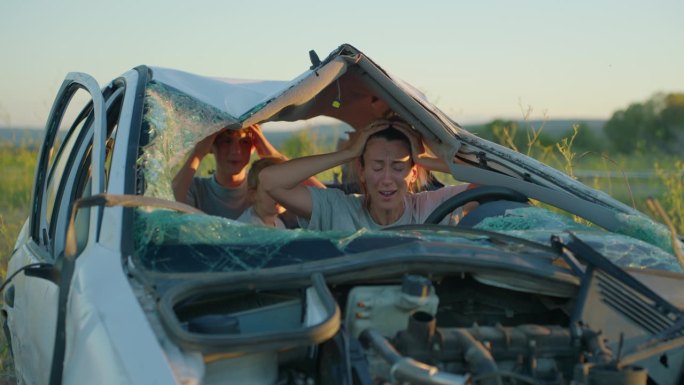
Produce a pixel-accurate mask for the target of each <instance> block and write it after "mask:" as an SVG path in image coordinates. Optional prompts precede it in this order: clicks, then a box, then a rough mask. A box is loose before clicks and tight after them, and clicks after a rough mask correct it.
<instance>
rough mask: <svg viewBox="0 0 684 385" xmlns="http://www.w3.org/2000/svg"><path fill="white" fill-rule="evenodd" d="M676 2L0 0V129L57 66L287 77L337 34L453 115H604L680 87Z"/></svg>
mask: <svg viewBox="0 0 684 385" xmlns="http://www.w3.org/2000/svg"><path fill="white" fill-rule="evenodd" d="M682 16H684V1H682V0H642V1H633V0H620V1H608V0H593V1H590V0H573V1H570V0H567V1H566V0H562V1H561V0H516V1H510V0H480V1H474V0H473V1H464V0H440V1H437V0H422V1H404V0H390V1H385V0H364V1H357V0H348V1H322V0H318V1H314V0H311V1H300V0H289V1H275V0H274V1H264V0H248V1H241V0H231V1H224V0H193V1H188V0H185V1H175V0H160V1H153V0H142V1H140V0H116V1H101V0H60V1H54V0H2V1H0V127H2V126H4V127H43V126H44V125H45V121H46V120H47V115H48V113H49V111H50V107H51V105H52V100H53V99H54V96H55V95H56V93H57V91H58V89H59V86H60V85H61V82H62V80H63V79H64V76H65V75H66V74H67V73H68V72H72V71H78V72H85V73H88V74H90V75H92V76H93V77H94V78H95V79H97V81H98V82H99V83H100V85H101V86H104V85H105V84H106V83H108V82H109V81H110V80H112V79H113V78H114V77H116V76H118V75H120V74H122V73H124V72H125V71H127V70H129V69H131V68H133V67H135V66H137V65H140V64H147V65H153V66H162V67H171V68H176V69H180V70H184V71H188V72H193V73H197V74H200V75H209V76H221V77H231V78H246V79H274V80H290V79H293V78H295V77H296V76H297V75H299V74H301V73H302V72H304V71H305V70H306V69H308V67H309V65H310V62H309V56H308V52H309V50H311V49H314V50H316V52H317V53H318V55H319V56H320V57H321V58H324V57H325V56H327V55H328V54H329V53H330V52H331V51H333V50H334V49H335V48H337V47H338V46H339V45H340V44H343V43H349V44H352V45H353V46H355V47H356V48H358V49H359V50H361V51H362V52H364V53H365V54H366V55H367V56H369V57H370V58H371V59H372V60H374V61H375V62H376V63H377V64H379V65H380V66H381V67H383V68H384V69H386V70H388V71H389V72H390V73H392V74H393V75H395V76H398V77H399V78H401V79H403V80H404V81H406V82H408V83H410V84H412V85H413V86H415V87H417V88H418V89H420V90H421V91H422V92H423V93H425V94H426V95H427V96H428V98H429V99H430V100H431V101H432V102H433V103H435V104H436V105H437V106H438V107H439V108H440V109H442V110H443V111H445V112H446V113H447V114H449V115H450V116H451V117H452V118H454V119H455V120H456V121H458V122H460V123H462V124H472V123H478V122H487V121H491V120H493V119H497V118H502V119H522V118H523V116H524V115H527V116H528V118H530V119H609V118H610V117H611V115H612V114H613V113H614V112H615V111H617V110H620V109H625V108H627V107H628V106H629V105H630V104H631V103H640V102H644V101H646V100H647V99H649V98H650V97H652V96H653V95H654V94H655V93H657V92H666V93H667V92H684V23H683V22H682Z"/></svg>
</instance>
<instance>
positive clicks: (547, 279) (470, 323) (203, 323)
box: [2, 45, 684, 385]
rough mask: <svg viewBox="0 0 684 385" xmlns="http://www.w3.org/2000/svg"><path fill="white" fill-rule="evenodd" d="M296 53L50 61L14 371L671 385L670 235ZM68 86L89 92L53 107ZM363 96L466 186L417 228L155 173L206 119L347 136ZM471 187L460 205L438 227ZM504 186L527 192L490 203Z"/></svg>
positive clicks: (19, 284) (404, 95)
mask: <svg viewBox="0 0 684 385" xmlns="http://www.w3.org/2000/svg"><path fill="white" fill-rule="evenodd" d="M311 58H312V66H311V68H310V69H308V70H306V71H305V72H304V73H303V74H302V75H301V76H299V77H297V78H295V79H294V80H292V81H290V82H280V81H240V80H234V79H217V78H209V77H202V76H197V75H193V74H189V73H185V72H181V71H176V70H171V69H165V68H155V67H147V66H140V67H136V68H134V69H133V70H131V71H128V72H126V73H125V74H123V75H122V76H121V77H118V78H116V79H114V80H113V81H112V82H111V83H110V84H108V85H107V86H106V87H104V88H101V87H100V86H99V85H98V84H97V83H96V81H95V80H94V79H93V78H91V77H90V76H88V75H85V74H81V73H70V74H68V75H67V77H66V79H65V81H64V83H63V85H62V87H61V89H60V91H59V93H58V95H57V98H56V100H55V102H54V106H53V109H52V112H51V114H50V117H49V120H48V122H47V126H46V131H45V140H44V143H43V145H42V149H41V152H40V158H39V163H38V166H37V170H36V177H35V185H34V190H33V200H32V206H31V214H30V217H29V218H28V220H27V221H26V224H25V226H24V227H23V229H22V231H21V234H20V237H19V239H18V241H17V243H16V247H15V250H14V252H13V254H12V256H11V260H10V262H9V267H8V278H7V280H6V281H5V283H4V285H3V293H2V295H3V298H4V303H3V307H2V315H3V317H4V330H5V332H6V334H7V339H8V341H10V343H11V350H12V354H13V357H14V363H15V367H16V377H17V380H18V381H19V382H20V383H25V384H46V383H50V384H59V383H69V384H74V383H78V384H86V383H100V384H110V383H111V384H119V383H126V384H175V383H178V384H207V385H209V384H348V385H351V384H384V383H392V384H470V383H472V384H523V383H525V384H571V383H572V384H647V383H648V384H658V385H676V384H682V383H684V371H683V369H682V367H683V366H684V331H683V330H684V313H683V309H684V275H683V274H682V266H681V265H680V261H679V260H678V257H677V255H681V252H682V241H681V238H678V237H677V236H674V235H672V234H671V233H670V232H669V231H668V229H667V228H666V227H665V226H662V225H660V224H658V223H655V222H653V221H652V220H651V219H649V218H648V217H647V216H645V215H644V214H642V213H640V212H638V211H635V210H634V209H632V208H630V207H628V206H625V205H623V204H621V203H619V202H617V201H615V200H614V199H612V198H610V197H609V196H607V195H606V194H603V193H601V192H598V191H595V190H593V189H591V188H589V187H587V186H584V185H582V184H581V183H579V182H577V181H576V180H573V179H572V178H569V177H568V176H566V175H565V174H563V173H561V172H558V171H556V170H554V169H552V168H550V167H548V166H546V165H544V164H541V163H540V162H537V161H535V160H533V159H530V158H528V157H526V156H524V155H522V154H519V153H516V152H513V151H511V150H508V149H506V148H503V147H501V146H499V145H496V144H493V143H490V142H487V141H485V140H482V139H480V138H478V137H476V136H474V135H472V134H470V133H469V132H467V131H465V130H463V129H462V128H461V127H460V126H459V125H458V124H457V123H455V122H454V121H452V120H451V119H450V118H449V117H448V116H447V115H445V114H444V113H443V112H441V111H440V110H439V109H437V108H436V107H434V106H433V105H432V104H430V103H429V102H428V101H427V100H426V99H425V98H424V97H423V96H422V95H421V94H420V93H419V92H417V91H416V90H415V89H414V88H412V87H411V86H409V85H408V84H407V83H405V82H403V81H401V80H399V79H397V78H395V77H393V76H391V75H390V74H388V73H387V72H386V71H384V70H383V69H382V68H381V67H380V66H378V65H377V64H376V63H374V62H373V61H372V60H371V59H369V58H368V57H367V56H366V55H365V54H363V53H362V52H360V51H358V50H357V49H355V48H354V47H352V46H349V45H343V46H341V47H339V48H338V49H336V50H335V51H333V52H332V53H331V54H330V55H329V56H328V57H327V58H325V59H324V60H322V61H321V60H319V59H318V58H317V56H316V55H315V54H312V55H311ZM77 90H81V91H86V92H87V94H89V97H90V101H89V102H88V103H86V106H85V108H84V109H83V110H82V111H81V113H80V114H78V115H77V116H76V117H75V118H74V119H73V120H69V121H65V119H66V118H64V116H65V114H64V112H65V110H66V109H67V108H68V107H69V105H70V103H72V96H73V95H74V93H75V92H76V91H77ZM377 100H381V101H383V102H384V103H386V105H387V106H388V107H389V108H390V109H391V110H392V111H393V112H394V113H395V114H397V115H398V116H400V117H401V118H402V119H404V120H405V121H407V122H408V123H409V124H410V125H411V126H412V127H413V129H415V130H417V131H419V132H420V133H421V134H422V136H423V137H424V138H426V140H428V141H429V142H430V143H431V144H432V146H431V148H432V150H433V151H434V152H435V153H436V154H437V155H438V156H440V157H442V158H443V159H445V160H446V161H447V162H448V163H449V165H450V168H451V173H452V175H453V176H454V177H455V179H457V180H459V181H464V182H470V183H475V184H478V185H481V187H480V188H477V189H472V190H468V191H467V192H465V193H463V194H459V195H457V196H455V197H454V198H453V199H451V200H449V201H447V202H446V203H445V205H444V206H442V207H440V208H438V209H437V210H436V212H435V213H434V215H433V216H432V217H431V218H430V219H429V220H428V221H427V222H428V223H425V224H418V225H411V226H402V227H395V228H387V229H384V230H382V231H359V232H356V233H343V232H315V231H308V230H303V229H297V230H275V229H269V228H265V227H258V226H251V225H244V224H241V223H237V222H235V221H231V220H228V219H224V218H219V217H214V216H209V215H206V214H203V213H201V212H199V211H197V210H192V209H191V208H190V207H188V206H185V205H182V204H178V203H176V202H173V198H172V197H173V195H172V192H171V179H172V176H173V172H174V171H173V170H174V169H175V167H176V166H177V165H178V163H179V162H181V161H182V159H183V155H184V154H185V153H186V152H187V151H188V150H189V149H191V148H192V146H193V145H194V144H195V143H196V142H198V141H199V140H201V139H202V138H204V137H206V136H208V135H210V134H211V133H213V132H216V131H218V130H220V129H223V128H224V127H228V128H229V129H240V128H242V127H247V126H250V125H252V124H255V123H267V122H283V121H288V122H292V121H299V120H306V119H311V118H314V117H318V116H327V117H331V118H335V119H337V120H339V121H342V122H345V123H347V124H349V125H350V126H352V127H354V128H360V127H359V126H360V124H362V123H364V122H368V121H370V120H371V119H374V118H378V116H376V115H374V114H375V112H374V111H373V109H371V108H370V105H371V104H372V103H373V102H374V101H377ZM60 126H66V127H68V131H67V133H66V135H65V136H64V137H63V138H60V139H57V138H58V129H59V127H60ZM455 159H458V162H455V161H454V160H455ZM528 200H533V202H535V204H529V203H528ZM469 201H478V202H480V207H479V209H477V210H480V209H482V210H481V211H479V214H477V215H475V214H476V211H477V210H474V211H473V212H472V213H471V214H469V215H468V216H470V215H473V217H471V218H474V219H472V220H470V221H467V219H468V216H466V217H465V218H464V221H463V223H461V224H459V225H458V226H444V225H438V224H436V223H438V222H439V219H440V218H441V217H443V216H444V215H447V214H448V213H449V212H450V211H453V210H454V209H455V208H457V207H460V206H462V205H464V204H465V203H467V202H469ZM500 202H523V203H522V204H517V205H512V206H510V207H508V208H506V209H505V210H498V211H497V210H489V211H487V210H486V209H485V208H486V207H487V206H488V205H490V204H500ZM536 202H543V203H544V204H545V206H544V207H554V208H555V209H554V210H553V211H552V210H548V209H546V208H542V206H540V205H537V204H536ZM562 212H565V213H568V214H571V215H575V216H578V217H581V218H583V219H584V220H585V221H586V223H590V225H585V224H583V223H585V222H583V223H582V224H580V223H577V222H575V221H573V220H571V219H569V218H570V217H569V216H566V215H564V214H563V213H562Z"/></svg>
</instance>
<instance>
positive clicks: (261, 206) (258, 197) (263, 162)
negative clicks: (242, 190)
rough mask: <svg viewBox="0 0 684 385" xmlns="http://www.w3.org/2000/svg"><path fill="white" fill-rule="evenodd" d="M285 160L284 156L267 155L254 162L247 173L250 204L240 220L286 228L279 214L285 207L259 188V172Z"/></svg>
mask: <svg viewBox="0 0 684 385" xmlns="http://www.w3.org/2000/svg"><path fill="white" fill-rule="evenodd" d="M283 162H285V159H283V158H277V157H266V158H262V159H259V160H257V161H255V162H254V163H252V167H251V168H250V169H249V173H248V174H247V190H248V191H249V194H248V196H249V198H248V199H249V202H250V203H251V206H249V207H248V208H247V209H246V210H245V211H244V212H243V213H242V215H240V217H239V218H238V219H237V220H238V221H240V222H244V223H251V224H258V225H263V226H270V227H275V228H277V229H284V228H285V224H284V223H283V221H281V220H280V218H278V214H282V213H283V212H285V208H284V207H283V206H281V205H280V204H278V203H277V202H276V201H275V200H274V199H273V198H271V196H270V195H268V193H267V192H266V191H264V190H263V189H262V188H259V173H260V172H261V170H263V169H264V168H266V167H268V166H271V165H274V164H280V163H283Z"/></svg>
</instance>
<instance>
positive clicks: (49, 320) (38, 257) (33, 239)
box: [3, 73, 106, 383]
mask: <svg viewBox="0 0 684 385" xmlns="http://www.w3.org/2000/svg"><path fill="white" fill-rule="evenodd" d="M79 90H84V91H85V92H87V93H88V94H89V96H90V103H92V104H91V106H90V108H92V110H91V111H90V112H87V110H88V108H89V106H88V105H86V107H85V108H84V109H83V111H82V113H81V114H80V115H79V117H78V118H76V119H75V120H74V124H72V129H73V130H74V132H72V133H71V135H77V137H78V138H75V139H74V140H76V142H75V144H74V148H73V149H72V150H73V151H76V152H79V155H81V156H82V155H83V151H82V150H83V148H84V146H85V147H87V146H88V145H89V140H88V138H89V137H90V136H92V138H93V144H92V150H91V151H92V153H91V169H92V178H93V182H92V183H91V193H92V194H97V193H99V192H102V191H103V190H104V171H103V170H104V167H103V166H104V154H105V148H104V140H105V134H106V107H105V101H104V97H103V94H102V91H101V90H100V87H99V85H98V83H97V81H96V80H95V79H94V78H92V77H91V76H90V75H87V74H83V73H69V74H67V76H66V77H65V79H64V81H63V83H62V86H61V87H60V90H59V91H58V93H57V96H56V97H55V102H54V103H53V106H52V109H51V111H50V115H49V117H48V120H47V124H46V132H45V136H44V141H43V144H42V146H41V148H40V152H39V158H38V163H37V165H36V173H35V180H34V185H33V190H32V200H31V202H32V205H31V213H30V215H29V219H28V223H27V228H26V232H25V233H24V236H25V238H24V239H20V240H19V242H18V246H19V247H18V248H17V249H16V250H15V252H14V253H13V255H12V258H11V261H10V266H8V267H9V268H8V272H14V271H19V270H20V269H24V273H25V274H23V275H18V276H16V279H15V280H14V282H12V285H11V286H10V287H8V289H7V290H11V291H12V296H13V298H12V299H13V303H12V305H17V306H16V307H17V308H21V307H23V308H24V309H20V310H21V311H17V312H16V313H15V312H14V309H15V307H14V306H7V305H5V306H4V309H3V310H4V311H5V312H6V314H7V320H8V323H12V326H13V327H11V328H10V329H11V330H12V335H11V343H12V345H13V350H14V351H13V353H15V354H16V353H18V354H23V355H26V354H28V355H29V356H30V357H28V359H29V361H27V359H26V358H27V357H22V358H20V359H18V360H16V361H17V363H18V362H34V364H32V366H31V367H27V368H23V367H20V366H19V365H17V370H16V372H17V375H18V376H19V377H20V378H19V380H20V381H21V382H29V383H32V382H36V381H37V382H40V383H46V382H47V380H48V378H52V377H53V376H50V377H47V375H49V373H50V372H49V370H50V369H49V368H51V367H52V366H54V365H52V363H53V361H55V350H56V349H55V347H56V346H57V344H56V343H55V341H56V340H57V339H59V338H63V335H64V327H63V325H62V326H61V327H60V322H59V319H60V318H62V319H63V318H64V315H63V314H62V316H61V317H60V313H63V312H64V311H65V307H66V306H63V304H60V303H59V302H60V301H59V297H60V291H61V290H60V284H59V280H58V279H57V278H56V277H57V276H58V273H59V270H60V268H59V266H60V263H61V260H60V259H61V256H60V255H59V254H57V253H55V250H53V247H52V242H51V240H50V239H49V235H48V234H49V231H50V230H49V229H50V222H51V221H52V220H53V219H52V218H54V214H55V213H56V211H55V209H53V210H52V213H51V214H52V215H51V217H50V218H48V215H47V209H46V207H47V203H48V202H47V199H48V198H47V194H46V192H47V188H48V187H47V186H48V184H49V181H50V179H49V178H50V176H49V175H50V174H49V173H50V172H51V170H50V168H52V166H54V165H55V163H51V162H50V159H51V157H52V155H53V154H52V151H53V148H54V146H55V142H56V140H57V139H58V131H59V128H60V126H61V124H62V121H63V119H64V118H65V111H66V110H67V108H68V107H69V106H71V105H73V104H72V102H73V100H72V99H73V97H74V95H75V94H76V92H78V91H79ZM84 114H85V116H83V115H84ZM88 115H92V118H90V117H88ZM79 119H86V120H85V121H83V122H80V121H79ZM81 124H83V126H80V127H78V125H81ZM61 156H67V157H70V158H71V157H72V156H73V157H75V158H78V157H79V156H78V155H72V154H71V153H69V154H67V153H65V154H62V155H61ZM56 157H57V156H56V154H55V158H56ZM56 161H57V159H55V162H56ZM73 171H74V170H73V165H72V164H68V165H67V166H66V167H65V170H64V172H63V173H62V174H60V175H56V176H55V177H58V178H59V180H58V181H56V183H58V184H59V186H58V189H63V186H61V185H62V184H63V183H64V178H69V177H70V175H71V174H72V173H73ZM57 195H58V196H61V197H62V198H61V199H65V197H64V196H63V194H59V193H58V194H57ZM62 203H63V202H62ZM56 209H57V210H59V207H57V208H56ZM100 216H101V212H100V210H91V213H90V224H89V225H90V226H89V230H88V231H89V234H95V233H96V232H95V230H96V226H97V224H98V222H99V217H100ZM88 238H89V240H88V242H94V241H95V239H94V238H95V237H92V236H89V237H88ZM37 263H40V264H41V265H42V266H40V267H36V268H33V267H32V268H26V267H27V266H28V265H32V264H37ZM50 265H51V267H48V268H45V267H44V266H50ZM14 300H16V301H14ZM26 308H31V309H35V310H27V309H26ZM22 317H26V318H33V320H32V323H28V322H27V319H24V320H23V321H22ZM62 323H63V322H62ZM25 325H30V326H25ZM36 331H39V332H38V333H36ZM24 352H26V353H24Z"/></svg>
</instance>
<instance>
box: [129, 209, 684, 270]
mask: <svg viewBox="0 0 684 385" xmlns="http://www.w3.org/2000/svg"><path fill="white" fill-rule="evenodd" d="M516 210H518V212H517V214H516V215H520V216H522V217H524V218H527V220H529V221H532V222H537V223H540V222H544V223H545V224H546V225H547V226H548V227H546V228H544V230H534V229H527V230H522V229H519V228H518V229H516V228H515V225H513V223H514V222H515V221H517V220H511V219H510V218H508V217H507V216H500V217H497V218H492V219H491V220H489V221H487V223H485V224H484V225H482V226H480V228H481V229H485V228H486V227H496V228H497V231H499V232H503V233H505V234H509V235H513V236H515V237H519V238H521V239H523V240H525V239H526V240H530V241H534V242H537V243H539V244H548V243H549V239H550V237H551V235H553V234H557V235H560V236H561V237H562V238H566V239H567V237H569V234H568V233H567V232H564V230H566V229H568V228H567V227H566V226H565V225H567V224H569V223H567V222H564V221H563V219H562V217H561V216H558V215H557V214H554V213H551V212H549V211H546V210H544V209H537V208H528V209H516ZM521 211H522V212H521ZM554 216H556V218H555V219H556V221H552V220H551V219H552V218H553V217H554ZM135 226H136V227H135V232H134V233H135V235H136V236H135V250H136V255H137V256H138V257H139V258H140V261H141V262H142V265H143V266H144V267H145V268H146V269H149V270H153V271H158V272H236V271H248V270H256V269H263V268H271V267H278V266H286V265H293V264H299V263H304V262H311V261H318V260H325V259H331V258H335V257H340V256H344V255H350V254H355V253H361V252H367V251H372V250H381V249H386V250H387V249H390V248H401V247H402V245H403V246H406V245H407V244H409V243H413V242H428V243H431V242H434V243H440V244H444V243H446V244H454V245H458V246H460V247H468V246H477V247H478V248H485V249H488V250H490V251H492V250H505V251H511V252H518V253H523V254H525V255H528V256H530V257H537V258H538V257H540V256H541V257H543V258H546V259H548V260H549V261H551V259H552V258H553V255H549V252H540V250H539V249H537V248H534V247H529V246H528V245H526V244H524V243H520V244H515V243H512V244H510V243H509V244H505V245H502V242H500V240H497V239H492V237H491V236H488V235H485V234H482V235H477V234H474V235H473V234H459V233H458V232H451V231H448V228H445V230H444V231H439V230H435V229H434V228H427V229H428V230H426V231H419V230H417V229H413V230H411V231H403V230H397V231H370V230H365V229H363V230H359V231H357V232H354V233H349V232H339V231H328V232H319V231H310V230H304V229H297V230H278V229H273V228H267V227H263V226H255V225H246V224H243V223H240V222H236V221H233V220H230V219H225V218H221V217H216V216H210V215H198V214H184V213H178V212H173V211H167V210H152V211H147V210H142V209H138V210H136V220H135ZM504 226H508V228H507V229H504V228H503V227H504ZM570 229H572V230H573V231H574V233H575V234H576V235H578V236H579V237H581V239H582V240H584V241H585V242H587V243H588V244H590V245H591V246H593V247H594V248H595V249H596V250H597V251H599V252H600V253H602V254H603V255H604V256H606V257H607V258H608V259H610V260H611V261H613V262H615V263H617V264H618V265H620V266H626V267H639V268H652V269H660V270H670V271H681V268H680V267H679V265H678V264H677V261H676V259H675V258H674V257H673V256H672V255H670V254H668V253H666V252H664V251H663V250H661V249H659V248H657V247H654V246H652V245H650V244H648V243H645V242H642V241H638V240H635V239H633V238H629V237H626V236H623V235H619V234H611V233H607V232H603V231H597V230H595V229H590V228H588V227H584V226H581V225H577V224H575V225H574V226H573V227H571V228H570ZM404 250H405V251H406V250H407V249H406V248H405V247H404ZM416 257H417V258H418V257H419V256H418V255H416ZM474 258H476V256H474Z"/></svg>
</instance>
